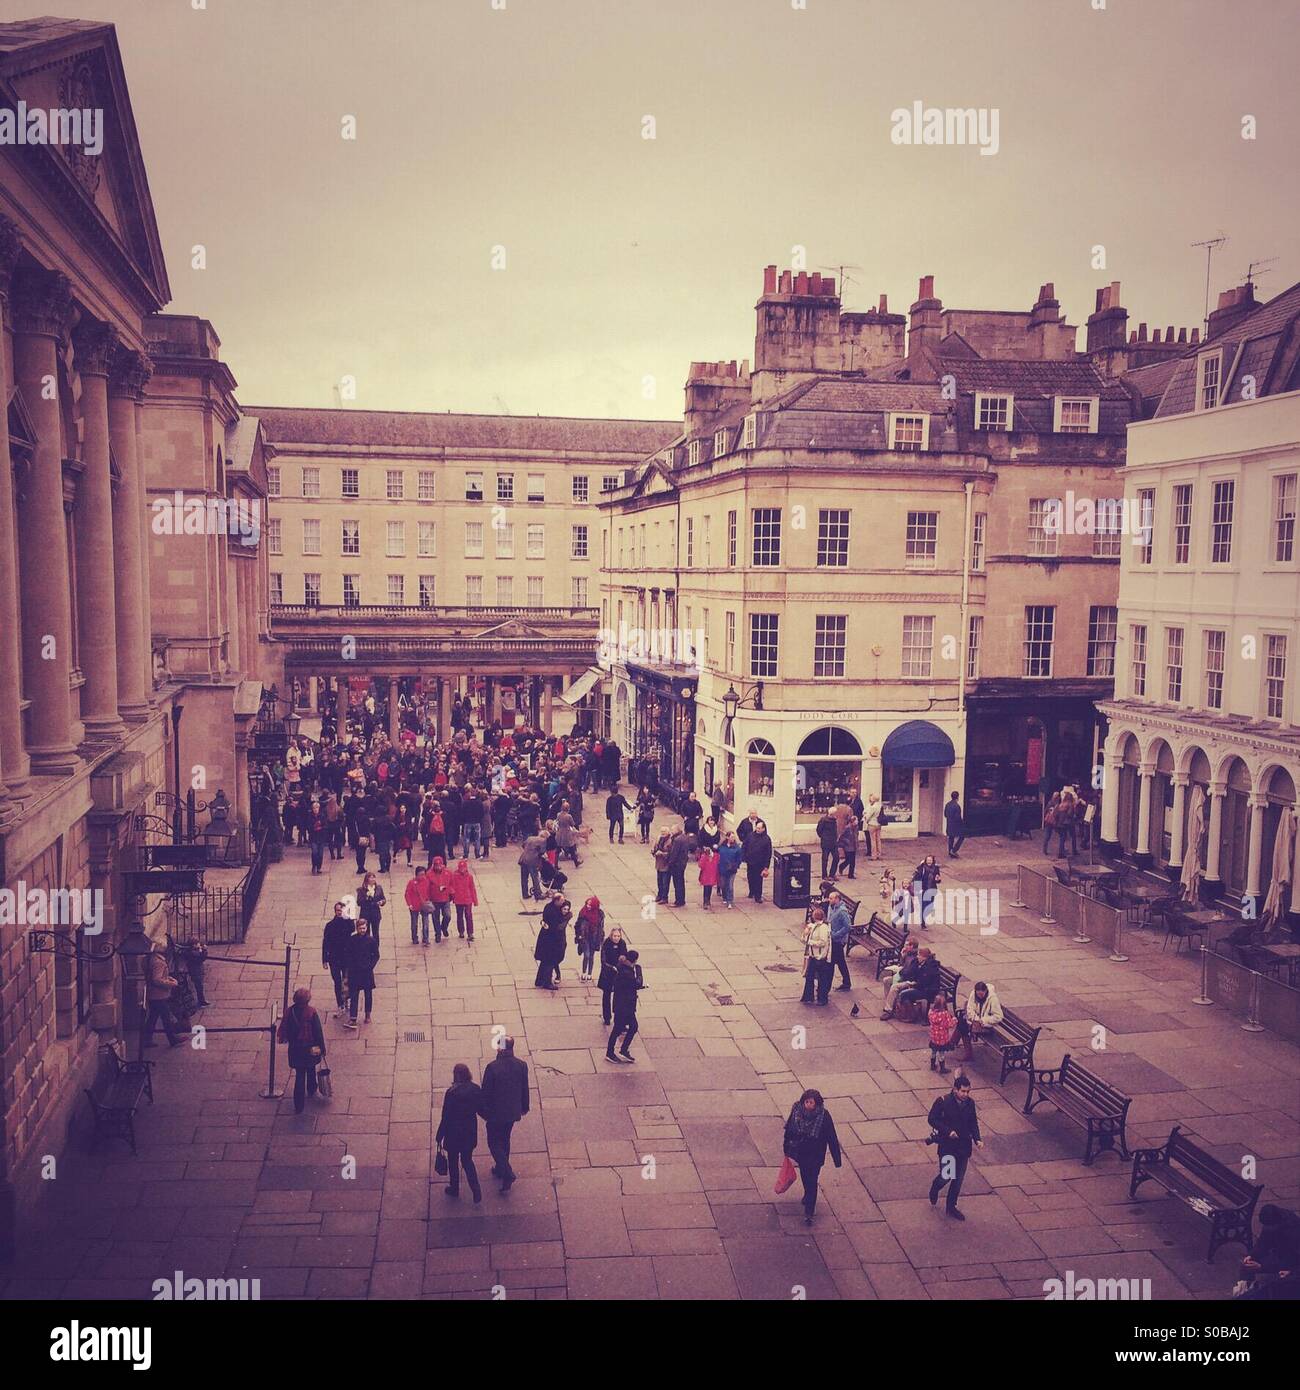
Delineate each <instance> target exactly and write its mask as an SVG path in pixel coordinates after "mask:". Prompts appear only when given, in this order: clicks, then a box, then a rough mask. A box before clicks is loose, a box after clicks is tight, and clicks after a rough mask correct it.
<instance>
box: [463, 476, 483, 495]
mask: <svg viewBox="0 0 1300 1390" xmlns="http://www.w3.org/2000/svg"><path fill="white" fill-rule="evenodd" d="M476 480H477V482H476ZM475 493H477V494H478V495H477V496H475V495H474V494H475ZM482 500H483V474H482V473H480V472H476V471H467V472H466V474H465V501H466V502H481V501H482Z"/></svg>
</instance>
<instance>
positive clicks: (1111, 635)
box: [1084, 603, 1119, 680]
mask: <svg viewBox="0 0 1300 1390" xmlns="http://www.w3.org/2000/svg"><path fill="white" fill-rule="evenodd" d="M1118 647H1119V609H1118V608H1117V607H1116V606H1115V605H1114V604H1113V603H1111V604H1105V603H1099V604H1093V605H1092V606H1091V607H1090V608H1089V609H1088V652H1087V665H1086V667H1085V668H1084V670H1085V672H1086V674H1087V675H1089V676H1092V677H1103V678H1106V679H1109V680H1114V679H1115V654H1116V651H1117V649H1118Z"/></svg>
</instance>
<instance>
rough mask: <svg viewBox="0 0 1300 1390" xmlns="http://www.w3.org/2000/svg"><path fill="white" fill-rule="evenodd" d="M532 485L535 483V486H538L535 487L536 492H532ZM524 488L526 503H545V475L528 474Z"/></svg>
mask: <svg viewBox="0 0 1300 1390" xmlns="http://www.w3.org/2000/svg"><path fill="white" fill-rule="evenodd" d="M534 483H537V484H538V485H539V486H538V487H537V490H536V491H534V490H533V484H534ZM524 486H525V490H526V496H527V499H528V501H530V502H545V501H546V474H545V473H529V474H528V475H527V480H526V482H525V485H524Z"/></svg>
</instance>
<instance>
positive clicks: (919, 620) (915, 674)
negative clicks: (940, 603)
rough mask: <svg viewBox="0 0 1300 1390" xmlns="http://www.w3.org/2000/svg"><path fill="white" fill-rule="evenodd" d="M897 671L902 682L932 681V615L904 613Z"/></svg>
mask: <svg viewBox="0 0 1300 1390" xmlns="http://www.w3.org/2000/svg"><path fill="white" fill-rule="evenodd" d="M898 671H899V675H900V676H901V677H902V678H903V680H933V679H934V614H933V613H904V614H903V626H902V635H901V638H900V641H899V656H898Z"/></svg>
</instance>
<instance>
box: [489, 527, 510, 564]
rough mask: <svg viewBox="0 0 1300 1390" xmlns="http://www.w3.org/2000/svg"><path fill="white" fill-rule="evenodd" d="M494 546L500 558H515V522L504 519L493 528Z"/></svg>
mask: <svg viewBox="0 0 1300 1390" xmlns="http://www.w3.org/2000/svg"><path fill="white" fill-rule="evenodd" d="M492 536H493V548H494V549H495V551H496V557H497V559H498V560H513V559H514V558H515V523H514V522H513V521H503V522H501V523H500V525H498V526H494V527H493V528H492Z"/></svg>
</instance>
